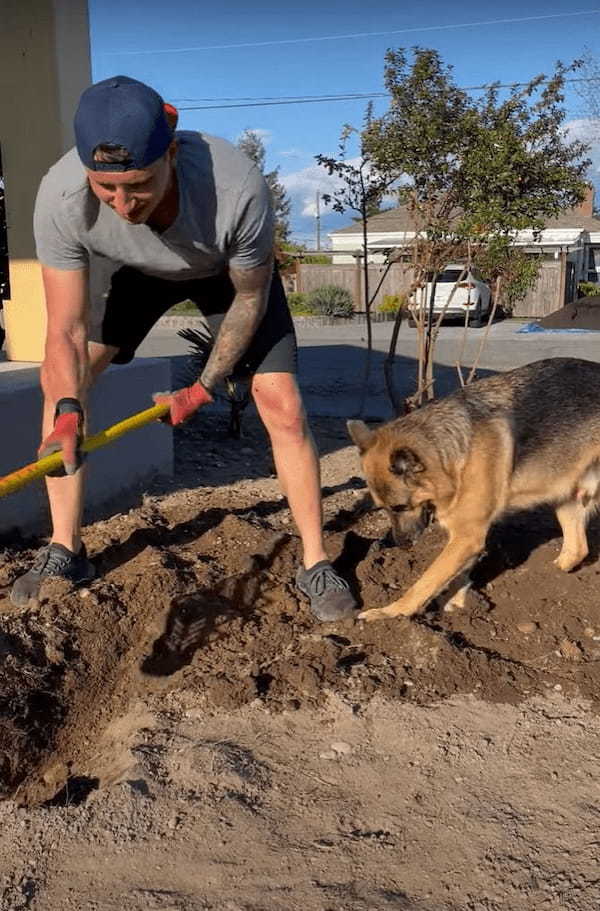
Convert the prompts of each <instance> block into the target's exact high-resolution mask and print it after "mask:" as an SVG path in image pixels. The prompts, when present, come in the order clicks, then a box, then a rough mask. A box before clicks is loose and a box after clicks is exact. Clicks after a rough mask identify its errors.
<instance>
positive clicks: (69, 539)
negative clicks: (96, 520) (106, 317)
mask: <svg viewBox="0 0 600 911" xmlns="http://www.w3.org/2000/svg"><path fill="white" fill-rule="evenodd" d="M88 351H89V357H90V385H91V384H92V383H93V382H94V381H95V379H96V378H97V377H98V376H99V375H100V374H101V373H102V371H103V370H105V369H106V367H108V365H109V364H110V362H111V361H112V359H113V357H114V356H115V354H116V353H117V351H118V348H114V347H113V346H112V345H103V344H101V343H100V342H89V344H88ZM54 404H55V403H54V402H49V401H45V403H44V418H43V425H42V439H44V438H45V437H46V436H47V435H48V434H49V433H51V431H52V427H53V424H54ZM84 485H85V467H83V468H80V469H79V471H77V472H76V473H75V474H74V475H70V476H67V477H61V478H46V489H47V491H48V500H49V501H50V514H51V516H52V537H51V541H52V542H53V543H55V544H62V546H63V547H66V548H67V549H68V550H70V551H72V552H73V553H75V554H76V553H79V550H80V549H81V517H82V514H83V499H84V496H83V494H84Z"/></svg>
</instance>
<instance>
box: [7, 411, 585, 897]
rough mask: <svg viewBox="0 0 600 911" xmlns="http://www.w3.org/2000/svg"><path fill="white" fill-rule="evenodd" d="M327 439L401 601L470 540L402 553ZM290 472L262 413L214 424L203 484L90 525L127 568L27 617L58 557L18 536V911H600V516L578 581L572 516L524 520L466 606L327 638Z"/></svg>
mask: <svg viewBox="0 0 600 911" xmlns="http://www.w3.org/2000/svg"><path fill="white" fill-rule="evenodd" d="M316 430H317V438H318V440H319V442H320V445H321V451H322V453H323V482H324V485H325V487H324V491H325V497H324V512H325V518H326V528H327V541H328V547H329V549H330V553H331V555H332V556H333V557H335V558H336V560H337V563H338V565H339V567H340V569H341V570H342V571H343V572H344V573H345V574H346V576H347V578H348V579H349V580H350V582H351V584H352V585H353V587H354V589H355V591H356V592H357V594H358V595H359V596H360V597H361V599H362V601H363V603H364V604H366V605H369V606H380V605H383V604H385V603H386V602H388V601H389V600H391V599H393V598H394V597H396V596H397V593H398V592H399V591H402V590H404V589H405V588H406V587H407V586H408V585H410V583H411V582H412V581H413V580H414V579H415V578H416V577H417V576H418V575H419V574H420V573H421V572H422V570H423V568H424V566H425V565H426V564H428V563H429V562H430V561H431V560H432V559H433V557H434V556H435V554H436V553H437V552H438V551H439V548H440V547H441V545H442V542H443V537H442V535H441V533H440V531H439V529H437V528H436V527H435V526H434V527H432V528H430V529H428V531H427V532H426V533H425V535H424V536H423V537H422V538H421V539H420V541H419V542H417V544H416V545H415V546H414V547H413V548H412V549H411V550H402V549H399V548H395V547H390V546H388V545H387V541H386V532H387V523H386V520H385V517H384V516H383V515H382V514H381V513H378V512H374V511H371V510H370V509H369V504H368V501H367V500H366V499H365V490H364V485H363V483H362V481H361V480H360V479H359V478H358V476H357V473H358V459H357V458H356V455H355V453H354V452H353V451H352V450H350V449H348V448H347V446H346V441H347V437H346V434H345V430H344V429H343V426H342V425H341V423H340V424H336V423H335V422H333V421H330V420H327V421H322V422H320V423H319V422H317V423H316ZM207 441H210V442H207ZM270 472H271V465H270V455H269V451H268V447H266V446H265V441H264V436H263V435H262V433H261V432H260V431H258V430H257V428H256V426H255V425H254V424H253V423H252V422H250V421H248V422H247V425H246V435H245V437H244V439H243V440H240V441H238V442H237V443H231V444H230V443H227V444H225V442H224V441H222V440H219V439H218V438H217V435H216V433H215V428H214V427H211V426H208V428H207V425H206V423H205V422H202V423H201V424H198V425H197V426H196V428H194V426H193V425H190V426H189V427H187V428H185V430H184V432H182V433H181V435H180V437H179V452H178V479H179V480H180V481H181V483H182V484H183V485H184V489H181V490H178V491H175V492H171V493H170V494H169V495H168V496H161V497H159V496H157V495H148V496H147V497H146V498H145V499H144V502H143V503H142V504H141V505H140V506H139V507H137V508H135V509H133V510H131V511H130V512H129V513H127V514H118V515H115V516H113V517H111V518H110V519H107V520H105V521H101V522H96V523H95V524H93V525H91V526H89V527H88V528H86V530H85V539H86V544H87V545H88V549H89V551H90V553H91V555H92V558H93V559H94V561H95V562H96V564H97V566H98V569H99V571H100V577H99V579H98V580H97V581H96V582H94V583H93V584H92V585H91V586H90V587H89V588H88V589H81V590H79V591H70V590H68V589H67V588H66V587H65V586H64V585H62V584H60V583H54V584H52V585H50V586H48V587H46V588H45V589H44V591H43V595H42V598H41V601H40V604H39V605H38V606H37V607H34V606H32V607H31V608H29V609H27V610H23V611H15V610H14V609H11V608H10V605H9V602H8V598H7V595H8V590H9V587H10V584H11V582H12V580H13V579H14V578H15V576H16V575H18V574H19V573H20V572H22V571H23V569H24V568H25V567H26V566H27V565H28V564H29V561H30V559H31V554H32V549H33V546H34V544H35V542H22V543H21V545H20V546H19V544H18V542H16V541H7V542H5V544H6V546H5V548H4V550H3V551H2V552H0V610H1V613H0V633H1V635H0V786H1V790H2V793H3V796H4V797H8V796H9V795H11V794H12V795H13V798H14V800H10V799H5V800H2V801H0V908H6V909H11V911H17V909H29V911H69V909H73V911H80V909H82V908H86V909H88V908H89V909H90V911H117V909H121V908H123V907H127V908H130V909H131V911H147V909H149V908H152V909H157V911H197V909H199V908H202V909H205V911H259V909H260V911H337V909H339V908H344V911H371V909H373V908H378V909H379V908H382V909H386V908H390V909H392V908H393V909H407V911H459V909H460V911H483V909H485V911H502V909H504V908H507V907H508V908H511V909H515V911H529V909H530V908H547V909H548V911H550V909H554V908H559V907H568V908H569V909H571V911H592V909H595V908H597V907H598V905H599V903H600V886H599V885H598V876H597V820H598V812H599V810H598V802H597V800H596V798H595V792H596V779H597V756H598V751H599V750H600V720H599V719H598V717H597V707H598V705H599V704H600V603H599V600H598V581H599V574H600V566H599V564H598V551H599V547H600V525H598V524H596V525H595V526H594V527H593V528H592V530H591V534H590V545H591V553H590V557H589V558H588V559H587V560H586V562H585V565H584V566H583V567H581V568H580V569H578V570H577V571H575V572H574V573H572V574H569V575H565V574H564V573H561V572H560V571H559V570H558V569H557V568H556V567H554V566H553V565H552V560H553V558H554V557H556V556H557V554H558V552H559V540H558V527H557V525H556V522H555V519H554V517H553V516H552V515H551V514H550V513H547V512H539V513H536V514H528V515H525V516H516V517H514V518H513V519H511V521H510V522H509V523H506V524H505V525H504V526H502V527H500V528H497V529H495V530H494V531H493V533H492V535H491V536H490V540H489V542H488V549H487V554H486V555H485V556H484V557H483V559H482V560H481V562H480V563H479V565H478V566H477V569H476V572H475V574H474V589H473V591H472V592H471V594H470V595H469V599H468V606H467V608H466V609H465V610H464V611H458V612H454V613H446V612H444V611H443V610H440V609H439V608H437V607H436V606H435V605H433V606H432V607H431V609H430V610H429V611H428V612H427V613H426V614H425V615H424V616H423V617H421V618H419V620H418V621H412V622H410V621H406V620H400V621H399V620H389V621H386V622H382V623H379V624H372V625H365V624H363V623H361V622H353V621H347V622H345V623H343V624H337V625H336V624H332V625H324V624H320V623H318V622H317V621H316V620H315V619H314V618H313V617H312V616H311V615H310V613H309V612H308V610H307V606H306V604H305V603H304V601H303V600H301V599H299V598H298V595H297V593H296V591H295V588H294V586H293V577H294V573H295V569H296V566H297V562H298V557H299V546H298V540H297V538H296V536H295V534H294V530H293V526H292V523H291V520H290V514H289V510H288V509H287V507H286V504H285V501H283V500H282V499H281V497H280V496H279V493H278V489H277V485H276V482H275V480H274V478H272V477H271V476H270ZM199 483H201V484H202V486H201V487H199V486H198V484H199Z"/></svg>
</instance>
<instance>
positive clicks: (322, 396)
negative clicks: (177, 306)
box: [138, 320, 600, 419]
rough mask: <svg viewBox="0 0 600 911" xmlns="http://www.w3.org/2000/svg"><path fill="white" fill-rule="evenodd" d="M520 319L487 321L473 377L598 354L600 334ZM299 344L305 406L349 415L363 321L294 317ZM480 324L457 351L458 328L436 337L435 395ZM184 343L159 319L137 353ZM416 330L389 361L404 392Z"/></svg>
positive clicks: (158, 352) (372, 394)
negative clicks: (311, 322)
mask: <svg viewBox="0 0 600 911" xmlns="http://www.w3.org/2000/svg"><path fill="white" fill-rule="evenodd" d="M524 325H525V323H524V322H523V321H521V320H504V321H503V322H499V323H496V324H495V325H493V326H492V327H491V330H490V333H489V336H488V339H487V342H486V345H485V347H484V350H483V353H482V356H481V359H480V362H479V369H478V376H480V377H481V376H485V375H487V374H488V373H490V372H496V371H503V370H510V369H511V368H512V367H518V366H520V365H522V364H527V363H529V362H531V361H535V360H539V359H541V358H546V357H583V358H587V359H589V360H597V361H600V333H595V332H589V333H571V332H560V333H550V332H548V333H531V334H522V333H519V331H518V330H519V329H522V328H523V326H524ZM296 328H297V333H298V344H299V373H300V385H301V387H302V391H303V394H304V398H305V401H306V404H307V408H308V410H309V412H310V413H312V414H318V415H331V416H346V415H347V416H351V415H352V414H354V413H355V411H356V405H357V401H358V398H359V394H360V388H361V386H362V381H363V376H364V374H363V370H364V358H365V345H366V327H365V326H364V324H362V325H361V324H344V325H339V326H318V327H315V326H306V325H303V324H302V323H301V322H300V321H298V322H297V324H296ZM484 332H485V330H483V329H470V330H469V331H468V333H467V343H466V346H465V350H464V353H463V355H462V357H461V356H460V352H461V345H462V340H463V335H464V332H463V329H462V328H460V327H458V326H443V327H442V330H441V332H440V336H439V339H438V343H437V347H436V353H435V362H436V394H437V395H438V396H439V395H443V394H446V393H447V392H449V391H450V390H451V389H453V388H455V387H456V386H457V385H458V382H459V381H458V373H457V369H456V362H457V360H458V359H459V357H460V360H461V363H462V364H463V366H464V367H466V368H468V367H469V366H470V365H471V364H472V363H473V360H474V359H475V356H476V353H477V349H478V347H479V344H480V342H481V340H482V339H483V336H484ZM391 333H392V324H391V323H377V324H376V325H374V327H373V367H372V372H371V380H370V383H369V395H368V405H367V414H368V416H369V417H372V418H375V419H384V418H388V417H390V416H391V408H390V404H389V401H388V399H387V395H386V393H385V385H384V379H383V361H384V358H385V355H386V353H387V350H388V347H389V341H390V337H391ZM188 349H189V346H188V344H187V342H184V341H183V340H182V339H181V338H179V337H178V336H177V330H176V329H173V328H165V327H163V326H160V325H159V326H157V327H156V328H155V329H154V330H153V331H152V332H151V333H150V335H149V336H148V338H147V339H146V340H145V342H144V343H143V345H142V346H141V348H140V349H139V351H138V355H140V356H142V357H174V356H178V355H184V354H185V353H186V352H187V351H188ZM415 368H416V331H415V330H414V329H411V328H410V327H409V326H407V325H406V324H405V325H403V326H402V328H401V331H400V335H399V339H398V345H397V357H396V362H395V378H396V383H397V385H398V389H399V390H400V393H401V394H402V395H409V394H410V393H411V392H413V391H414V388H415V373H416V369H415Z"/></svg>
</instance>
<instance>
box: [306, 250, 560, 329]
mask: <svg viewBox="0 0 600 911" xmlns="http://www.w3.org/2000/svg"><path fill="white" fill-rule="evenodd" d="M570 267H571V264H570V263H568V262H564V261H561V260H555V261H547V262H544V263H542V265H541V269H540V276H539V278H538V281H537V285H536V286H535V288H533V289H532V290H531V291H529V292H528V293H527V294H526V295H525V297H524V298H523V299H522V300H520V301H517V303H516V304H515V307H514V311H513V313H514V316H518V317H524V318H529V319H536V318H539V317H542V316H547V315H548V314H549V313H553V312H554V311H555V310H560V308H561V307H563V306H564V304H565V303H566V302H567V301H568V300H570V299H571V298H572V295H573V294H574V285H573V282H572V281H570V280H569V279H570ZM384 272H385V266H369V290H370V294H373V291H374V290H375V288H376V287H377V285H378V283H379V281H380V280H381V277H382V275H383V273H384ZM410 279H411V271H410V269H409V268H407V267H406V266H405V265H403V264H402V263H394V265H393V266H391V268H390V270H389V272H388V274H387V275H386V277H385V279H384V281H383V284H382V286H381V288H380V290H379V292H378V294H377V297H376V298H375V301H374V304H373V308H374V309H377V308H378V307H379V306H380V305H381V304H382V303H383V299H384V297H385V295H386V294H404V293H405V292H406V290H407V289H408V287H409V285H410ZM323 285H339V286H340V287H342V288H346V290H348V291H349V292H350V294H351V295H352V299H353V301H354V309H355V310H357V311H358V312H363V311H364V310H365V301H364V289H363V274H362V267H361V266H355V265H352V264H349V265H340V266H336V265H309V264H308V263H306V264H305V263H299V264H298V268H297V273H296V287H297V290H298V291H303V292H308V291H313V290H314V289H315V288H320V287H322V286H323Z"/></svg>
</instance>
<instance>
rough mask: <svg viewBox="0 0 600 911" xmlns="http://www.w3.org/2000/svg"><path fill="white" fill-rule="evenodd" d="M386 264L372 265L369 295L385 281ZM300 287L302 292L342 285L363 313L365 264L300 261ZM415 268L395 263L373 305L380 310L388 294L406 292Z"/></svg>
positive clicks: (299, 289) (356, 308) (298, 288)
mask: <svg viewBox="0 0 600 911" xmlns="http://www.w3.org/2000/svg"><path fill="white" fill-rule="evenodd" d="M384 272H385V266H369V294H370V295H372V294H373V292H374V291H375V288H376V287H377V285H378V284H379V282H380V281H381V277H382V275H383V273H384ZM296 276H297V277H296V288H297V290H298V291H303V292H307V291H314V289H315V288H321V287H322V286H323V285H338V286H339V287H341V288H345V289H346V290H347V291H349V292H350V294H351V295H352V299H353V301H354V309H355V310H357V311H359V312H363V311H364V310H365V309H366V307H365V300H364V280H363V270H362V266H359V267H357V266H354V265H347V266H334V265H309V264H308V263H307V264H305V263H300V264H299V265H298V271H297V273H296ZM410 279H411V271H410V269H407V268H406V266H404V265H402V264H401V263H394V265H393V266H391V267H390V270H389V272H388V274H387V275H386V277H385V279H384V280H383V284H382V286H381V288H380V289H379V291H378V293H377V297H376V298H375V301H374V304H373V307H374V308H375V309H377V308H378V307H379V305H380V304H382V303H383V298H384V297H385V295H386V294H404V292H405V291H406V290H407V289H408V287H409V285H410Z"/></svg>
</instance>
